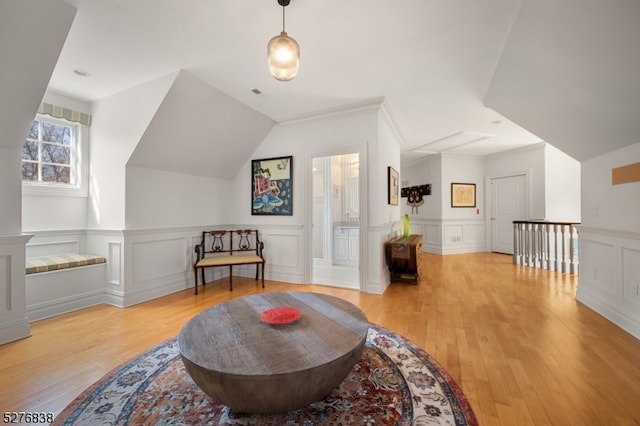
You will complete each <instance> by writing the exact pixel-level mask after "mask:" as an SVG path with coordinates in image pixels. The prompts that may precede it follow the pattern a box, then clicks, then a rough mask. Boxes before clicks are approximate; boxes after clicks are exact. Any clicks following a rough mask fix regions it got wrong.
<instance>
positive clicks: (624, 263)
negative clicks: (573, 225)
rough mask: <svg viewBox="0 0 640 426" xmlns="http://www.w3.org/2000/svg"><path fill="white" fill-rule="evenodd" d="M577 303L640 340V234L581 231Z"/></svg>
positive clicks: (588, 228)
mask: <svg viewBox="0 0 640 426" xmlns="http://www.w3.org/2000/svg"><path fill="white" fill-rule="evenodd" d="M579 235H580V285H579V286H578V290H577V291H576V299H577V300H578V301H580V302H582V303H584V304H585V305H587V306H589V307H590V308H591V309H593V310H594V311H596V312H598V313H599V314H600V315H602V316H604V317H605V318H607V319H609V320H610V321H611V322H613V323H614V324H616V325H618V326H619V327H621V328H623V329H624V330H626V331H628V332H629V333H631V334H632V335H634V336H635V337H637V338H640V296H639V295H638V293H639V291H640V289H639V287H640V232H627V231H616V230H609V229H601V228H590V227H582V226H581V227H580V228H579Z"/></svg>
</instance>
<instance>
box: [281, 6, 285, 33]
mask: <svg viewBox="0 0 640 426" xmlns="http://www.w3.org/2000/svg"><path fill="white" fill-rule="evenodd" d="M284 8H285V6H284V5H283V6H282V32H285V31H284Z"/></svg>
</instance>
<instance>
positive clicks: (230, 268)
mask: <svg viewBox="0 0 640 426" xmlns="http://www.w3.org/2000/svg"><path fill="white" fill-rule="evenodd" d="M229 291H233V266H231V265H229Z"/></svg>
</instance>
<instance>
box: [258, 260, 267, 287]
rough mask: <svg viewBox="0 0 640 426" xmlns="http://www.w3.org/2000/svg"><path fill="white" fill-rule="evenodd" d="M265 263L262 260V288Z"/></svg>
mask: <svg viewBox="0 0 640 426" xmlns="http://www.w3.org/2000/svg"><path fill="white" fill-rule="evenodd" d="M265 264H266V262H262V288H264V265H265ZM256 272H257V271H256Z"/></svg>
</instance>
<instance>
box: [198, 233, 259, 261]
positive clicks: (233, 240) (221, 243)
mask: <svg viewBox="0 0 640 426" xmlns="http://www.w3.org/2000/svg"><path fill="white" fill-rule="evenodd" d="M263 247H264V244H263V243H262V241H260V236H259V234H258V230H257V229H238V230H212V231H202V240H201V241H200V244H198V245H197V246H196V247H195V251H196V253H197V254H198V259H202V258H204V257H206V256H207V255H215V254H220V255H222V254H224V255H233V254H234V253H238V252H243V253H246V252H253V253H256V254H257V255H259V256H261V255H262V248H263Z"/></svg>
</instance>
